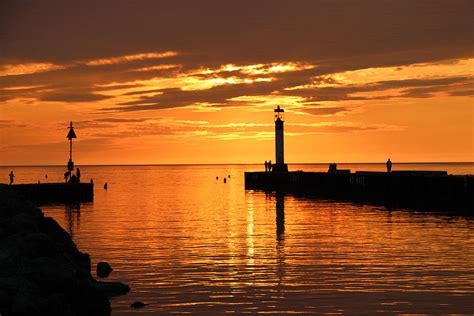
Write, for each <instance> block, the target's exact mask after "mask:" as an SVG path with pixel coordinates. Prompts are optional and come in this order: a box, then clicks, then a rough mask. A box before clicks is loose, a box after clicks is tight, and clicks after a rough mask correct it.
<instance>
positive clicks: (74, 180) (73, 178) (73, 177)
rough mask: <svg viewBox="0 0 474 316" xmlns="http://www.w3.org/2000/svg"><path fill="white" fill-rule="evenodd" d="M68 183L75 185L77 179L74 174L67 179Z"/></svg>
mask: <svg viewBox="0 0 474 316" xmlns="http://www.w3.org/2000/svg"><path fill="white" fill-rule="evenodd" d="M69 183H77V177H76V175H75V174H73V175H72V176H71V177H70V178H69Z"/></svg>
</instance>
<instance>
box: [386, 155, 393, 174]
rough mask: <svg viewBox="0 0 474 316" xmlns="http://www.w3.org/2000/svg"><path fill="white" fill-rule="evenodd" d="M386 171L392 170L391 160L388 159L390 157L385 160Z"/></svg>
mask: <svg viewBox="0 0 474 316" xmlns="http://www.w3.org/2000/svg"><path fill="white" fill-rule="evenodd" d="M386 165H387V172H392V162H391V161H390V158H388V160H387V163H386Z"/></svg>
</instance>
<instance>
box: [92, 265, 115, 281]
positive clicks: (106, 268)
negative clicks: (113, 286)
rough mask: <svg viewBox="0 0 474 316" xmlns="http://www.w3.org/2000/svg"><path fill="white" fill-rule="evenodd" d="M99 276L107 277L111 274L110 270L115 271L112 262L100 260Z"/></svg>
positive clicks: (98, 266)
mask: <svg viewBox="0 0 474 316" xmlns="http://www.w3.org/2000/svg"><path fill="white" fill-rule="evenodd" d="M96 270H97V276H98V277H99V278H106V277H108V276H109V274H110V272H112V271H113V269H112V267H111V266H110V264H108V263H107V262H99V263H97V269H96Z"/></svg>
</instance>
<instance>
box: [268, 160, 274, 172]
mask: <svg viewBox="0 0 474 316" xmlns="http://www.w3.org/2000/svg"><path fill="white" fill-rule="evenodd" d="M272 167H273V166H272V161H271V160H270V161H269V162H268V171H272Z"/></svg>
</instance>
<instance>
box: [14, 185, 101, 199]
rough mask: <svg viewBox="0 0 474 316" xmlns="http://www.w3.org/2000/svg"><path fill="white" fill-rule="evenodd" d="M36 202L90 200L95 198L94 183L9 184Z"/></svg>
mask: <svg viewBox="0 0 474 316" xmlns="http://www.w3.org/2000/svg"><path fill="white" fill-rule="evenodd" d="M8 187H9V188H11V189H12V190H13V191H14V192H16V193H18V194H19V195H21V196H23V197H24V198H26V199H28V200H30V201H32V202H35V203H55V202H89V201H92V200H93V199H94V184H92V183H41V184H40V183H38V184H14V185H10V186H8Z"/></svg>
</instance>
